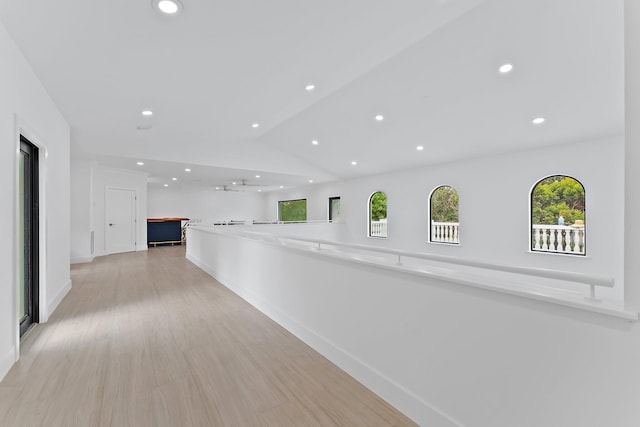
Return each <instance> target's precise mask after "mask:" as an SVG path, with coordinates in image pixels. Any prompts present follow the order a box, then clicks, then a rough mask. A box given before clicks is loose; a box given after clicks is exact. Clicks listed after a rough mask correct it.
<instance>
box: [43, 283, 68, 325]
mask: <svg viewBox="0 0 640 427" xmlns="http://www.w3.org/2000/svg"><path fill="white" fill-rule="evenodd" d="M70 290H71V279H69V280H68V281H67V283H66V284H65V285H64V286H63V288H62V289H60V292H58V295H56V296H55V297H54V298H53V299H52V300H51V301H50V302H48V303H47V308H48V311H49V313H53V312H54V311H55V309H56V308H58V305H60V303H61V302H62V300H63V299H64V297H65V296H67V294H68V293H69V291H70ZM41 323H43V322H41Z"/></svg>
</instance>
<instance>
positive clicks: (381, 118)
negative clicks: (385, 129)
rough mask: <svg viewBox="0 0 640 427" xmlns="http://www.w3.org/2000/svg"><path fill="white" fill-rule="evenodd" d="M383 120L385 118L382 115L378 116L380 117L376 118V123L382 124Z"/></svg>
mask: <svg viewBox="0 0 640 427" xmlns="http://www.w3.org/2000/svg"><path fill="white" fill-rule="evenodd" d="M383 120H384V116H383V115H382V114H378V115H377V116H376V121H377V122H381V121H383Z"/></svg>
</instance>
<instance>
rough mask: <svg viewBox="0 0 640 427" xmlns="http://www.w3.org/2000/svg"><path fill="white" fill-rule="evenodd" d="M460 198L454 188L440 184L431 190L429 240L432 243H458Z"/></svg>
mask: <svg viewBox="0 0 640 427" xmlns="http://www.w3.org/2000/svg"><path fill="white" fill-rule="evenodd" d="M459 204H460V199H459V197H458V192H457V191H456V189H455V188H453V187H450V186H448V185H442V186H440V187H438V188H436V189H435V190H433V191H432V192H431V196H430V197H429V217H430V220H431V221H430V222H431V228H430V233H429V241H430V242H434V243H453V244H458V243H460V222H459V220H460V209H459Z"/></svg>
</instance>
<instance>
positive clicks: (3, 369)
mask: <svg viewBox="0 0 640 427" xmlns="http://www.w3.org/2000/svg"><path fill="white" fill-rule="evenodd" d="M14 363H16V349H15V347H11V349H10V350H9V352H8V353H6V354H5V355H3V356H2V357H1V358H0V381H2V380H3V379H4V377H5V375H7V373H8V372H9V369H11V367H12V366H13V364H14Z"/></svg>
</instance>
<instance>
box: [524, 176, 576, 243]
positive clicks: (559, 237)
mask: <svg viewBox="0 0 640 427" xmlns="http://www.w3.org/2000/svg"><path fill="white" fill-rule="evenodd" d="M585 195H586V192H585V189H584V186H583V185H582V183H581V182H580V181H578V180H577V179H575V178H572V177H570V176H567V175H552V176H548V177H546V178H543V179H541V180H540V181H538V182H537V183H536V184H535V185H534V186H533V188H532V189H531V251H535V252H549V253H560V254H570V255H586V252H587V250H586V249H587V245H586V242H587V227H586V216H585V214H586V209H585V206H586V203H585Z"/></svg>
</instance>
